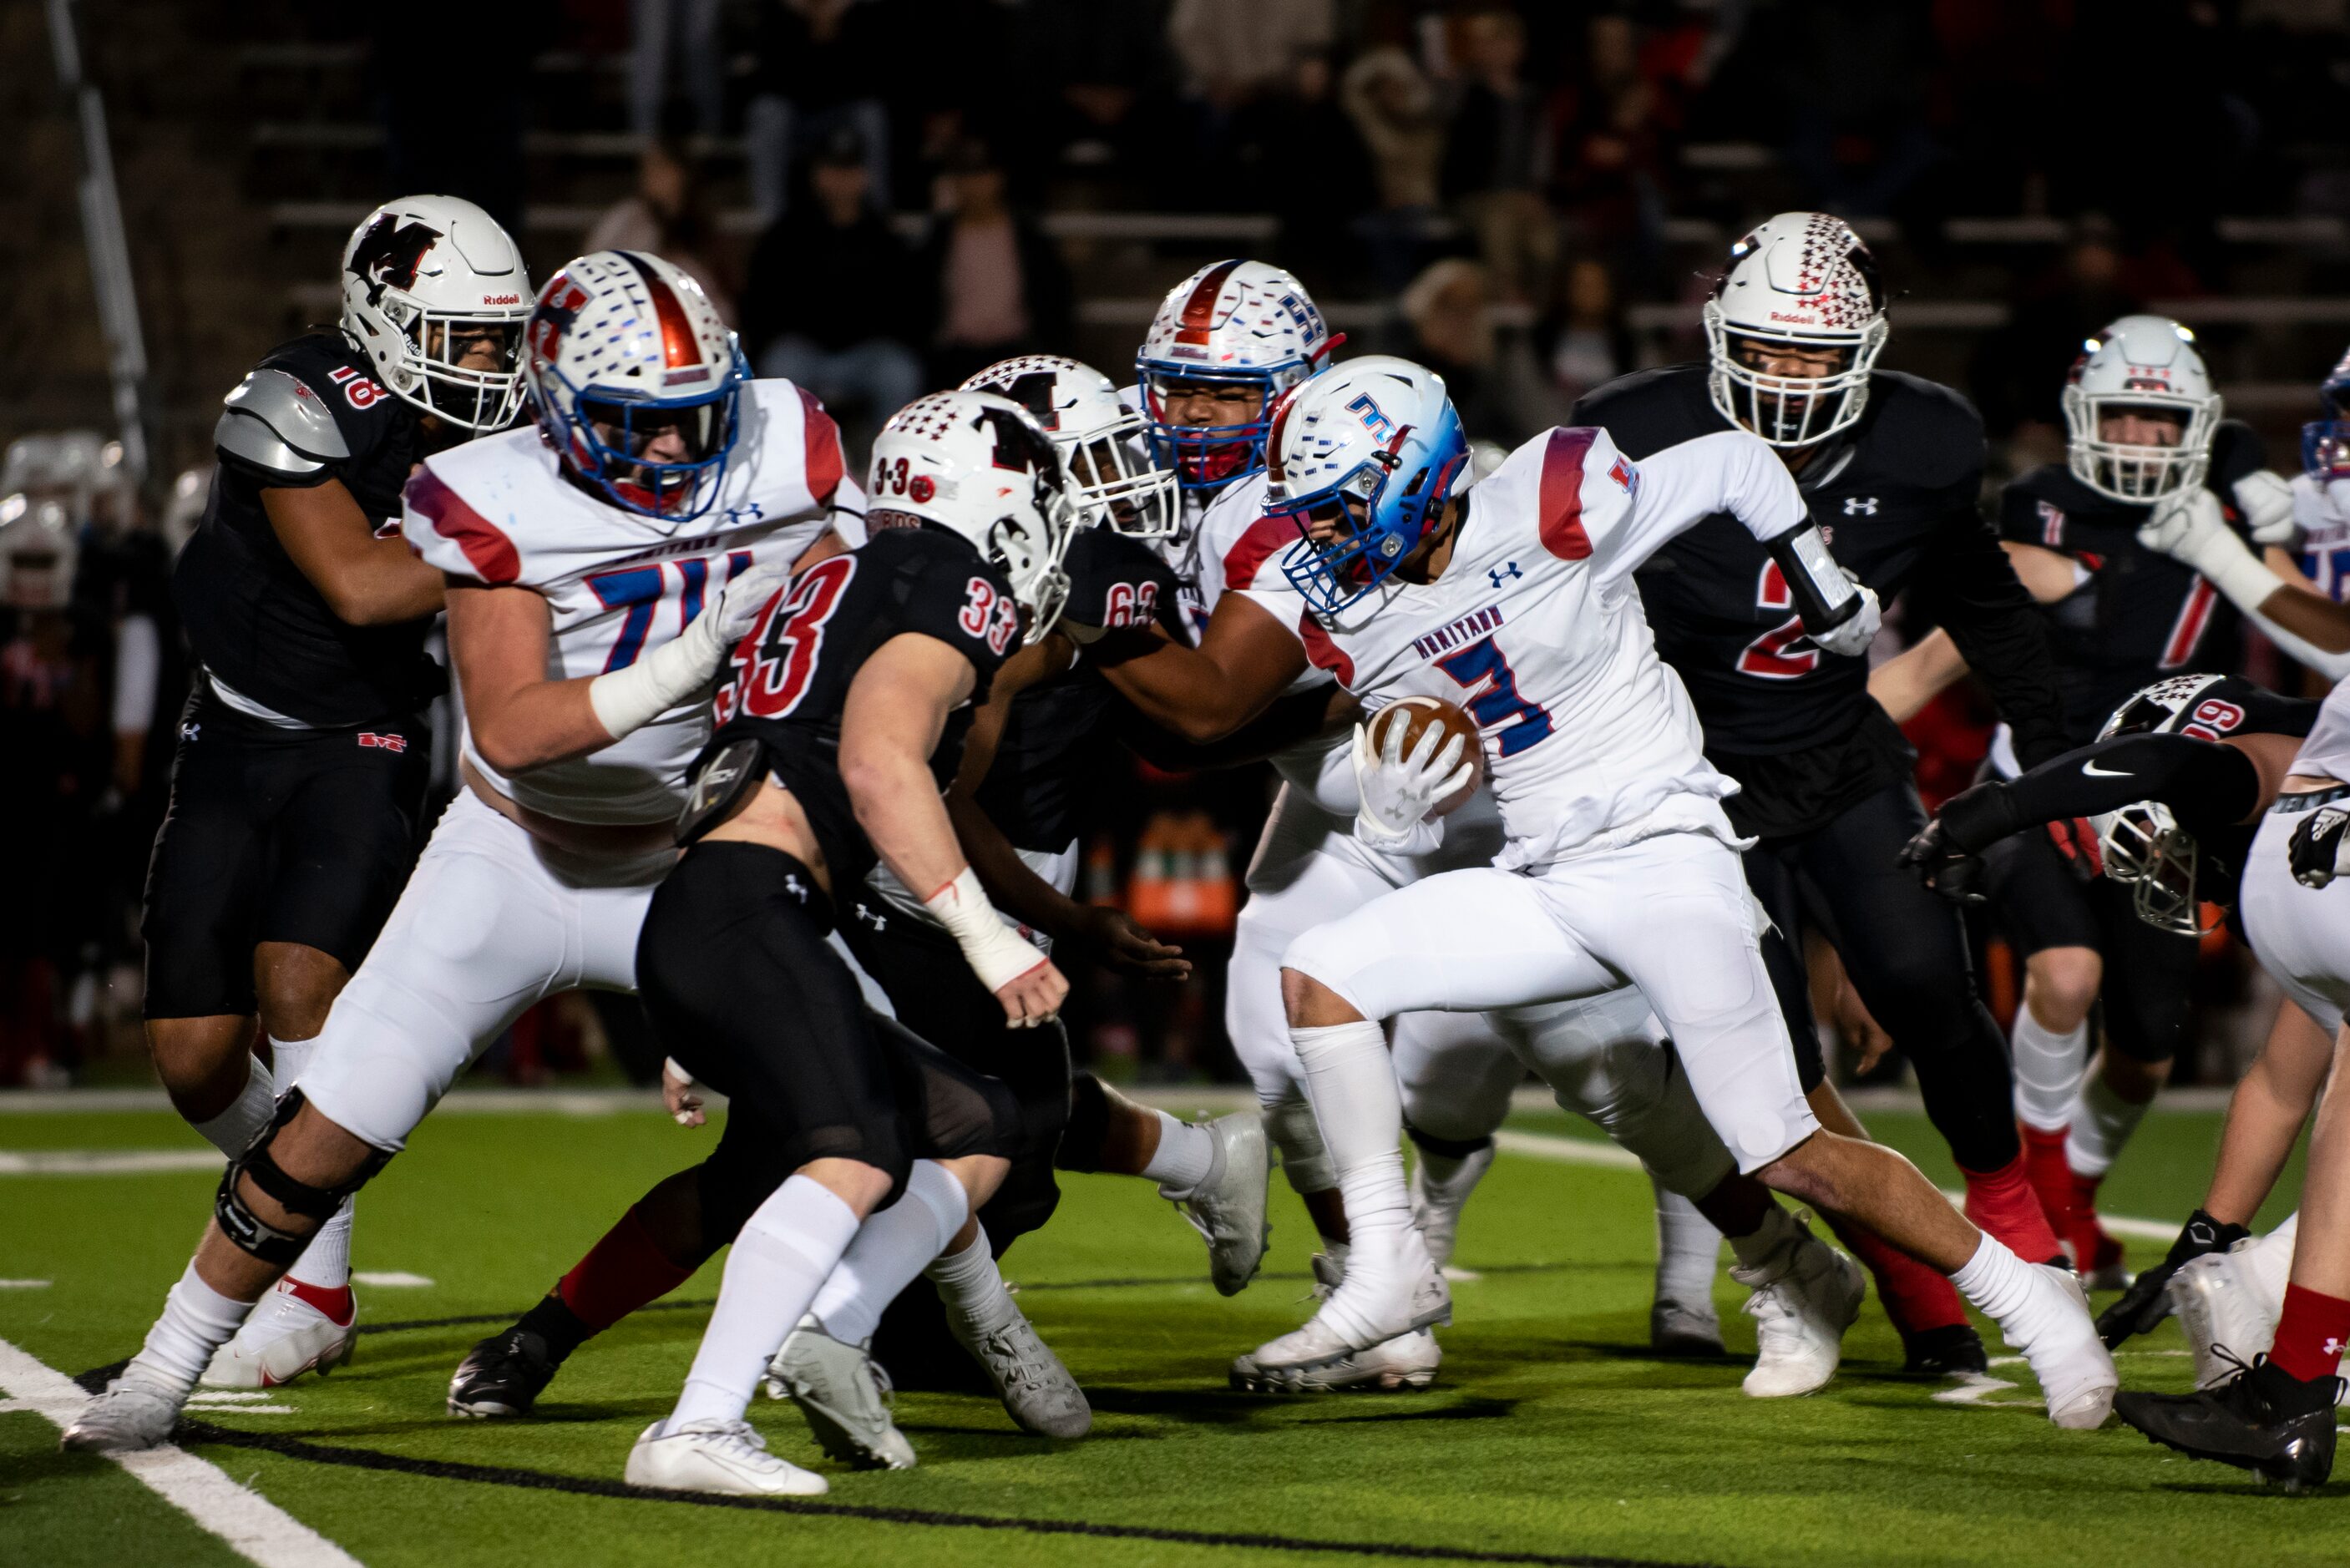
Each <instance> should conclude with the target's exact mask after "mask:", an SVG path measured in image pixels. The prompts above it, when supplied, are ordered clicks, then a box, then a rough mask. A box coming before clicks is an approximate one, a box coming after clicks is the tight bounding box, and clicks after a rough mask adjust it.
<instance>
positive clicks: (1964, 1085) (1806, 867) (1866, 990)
mask: <svg viewBox="0 0 2350 1568" xmlns="http://www.w3.org/2000/svg"><path fill="white" fill-rule="evenodd" d="M1925 826H1926V808H1925V806H1924V805H1922V804H1921V803H1920V802H1919V800H1918V790H1917V786H1916V785H1914V784H1911V783H1909V781H1908V780H1907V779H1903V780H1900V781H1898V782H1897V783H1894V784H1888V785H1887V786H1886V787H1885V788H1884V789H1882V790H1879V791H1878V792H1877V793H1876V794H1872V795H1870V796H1868V797H1867V798H1866V799H1864V800H1862V801H1861V802H1859V803H1858V804H1857V805H1853V806H1851V807H1849V808H1847V809H1846V810H1845V811H1844V812H1842V813H1840V814H1839V815H1837V816H1836V817H1835V820H1834V821H1832V822H1830V823H1828V824H1827V825H1826V826H1823V827H1818V828H1814V830H1812V831H1811V832H1809V833H1800V834H1790V835H1788V836H1784V837H1780V838H1765V839H1763V840H1762V841H1761V842H1760V843H1758V844H1756V845H1755V846H1754V847H1753V848H1752V849H1750V850H1748V851H1747V852H1746V880H1747V883H1748V885H1749V886H1751V887H1752V888H1753V889H1754V893H1755V897H1757V898H1760V899H1762V901H1763V909H1765V910H1766V911H1768V912H1769V914H1770V916H1771V919H1772V922H1773V924H1774V925H1776V926H1777V927H1778V928H1779V933H1780V934H1779V936H1778V937H1777V938H1774V939H1773V940H1766V941H1765V942H1764V943H1763V960H1764V962H1765V964H1766V965H1767V966H1768V968H1769V970H1770V971H1771V983H1772V985H1773V989H1775V990H1776V991H1777V992H1778V993H1779V1006H1780V1009H1781V1010H1782V1011H1783V1012H1785V1013H1786V1015H1787V1029H1788V1032H1789V1033H1791V1034H1793V1035H1794V1043H1795V1060H1796V1065H1797V1068H1798V1070H1799V1072H1800V1074H1801V1077H1802V1082H1803V1085H1804V1090H1805V1092H1806V1093H1808V1092H1809V1091H1810V1090H1811V1089H1812V1088H1813V1087H1814V1086H1815V1085H1818V1084H1819V1083H1820V1081H1821V1080H1822V1079H1823V1078H1824V1077H1825V1075H1826V1064H1825V1062H1823V1061H1822V1059H1821V1056H1820V1047H1819V1033H1818V1031H1817V1030H1816V1029H1815V1028H1814V1023H1813V1017H1812V1001H1811V986H1810V981H1809V979H1808V977H1807V976H1806V975H1805V973H1804V961H1803V932H1804V929H1805V928H1806V927H1809V928H1812V929H1817V930H1818V931H1820V932H1821V934H1823V935H1824V936H1825V937H1826V938H1827V939H1828V940H1829V941H1830V942H1832V943H1833V944H1834V945H1835V949H1836V951H1837V952H1839V953H1840V954H1842V955H1843V957H1844V966H1845V970H1846V972H1847V973H1848V974H1850V975H1851V976H1852V983H1853V989H1854V990H1855V991H1856V992H1859V993H1860V1000H1861V1001H1862V1002H1864V1003H1866V1005H1867V1008H1868V1011H1869V1012H1870V1013H1871V1014H1873V1015H1874V1016H1875V1017H1876V1019H1877V1023H1879V1024H1881V1025H1883V1026H1884V1029H1885V1032H1886V1033H1887V1034H1890V1035H1891V1036H1892V1037H1893V1043H1894V1044H1896V1045H1897V1046H1898V1047H1899V1048H1900V1050H1901V1054H1903V1055H1905V1056H1907V1057H1908V1059H1909V1064H1910V1066H1911V1067H1912V1068H1914V1069H1915V1070H1916V1072H1917V1075H1918V1092H1919V1094H1920V1095H1921V1096H1923V1097H1924V1099H1925V1102H1926V1115H1927V1116H1929V1118H1930V1119H1931V1120H1932V1121H1933V1124H1934V1127H1935V1128H1936V1130H1938V1131H1939V1132H1940V1133H1941V1135H1942V1137H1943V1139H1944V1141H1946V1142H1947V1143H1948V1144H1949V1145H1950V1157H1951V1158H1953V1159H1955V1160H1957V1161H1958V1162H1959V1164H1960V1165H1961V1166H1963V1167H1964V1168H1967V1169H1969V1170H1997V1169H1999V1168H2001V1167H2002V1166H2004V1165H2006V1164H2007V1163H2008V1162H2009V1161H2010V1160H2012V1159H2014V1158H2016V1156H2017V1155H2019V1154H2020V1153H2022V1143H2021V1141H2020V1140H2019V1138H2018V1137H2017V1134H2016V1130H2015V1109H2014V1075H2013V1072H2012V1068H2011V1067H2010V1064H2009V1062H2008V1055H2007V1041H2006V1039H2005V1037H2004V1036H2002V1034H2001V1033H2000V1029H1999V1023H1998V1021H1997V1020H1996V1019H1994V1018H1992V1017H1991V1010H1990V1009H1989V1008H1988V1007H1985V1006H1984V1005H1983V1002H1982V997H1981V994H1980V993H1979V992H1978V991H1977V990H1976V986H1975V974H1974V961H1973V959H1972V956H1971V955H1970V951H1969V950H1968V946H1967V934H1966V926H1965V922H1964V921H1963V920H1962V919H1961V918H1960V913H1959V911H1958V909H1957V908H1956V907H1954V906H1953V905H1951V904H1950V903H1948V902H1946V901H1945V900H1944V899H1943V898H1941V897H1940V896H1939V895H1938V894H1935V893H1932V892H1929V891H1928V890H1927V889H1926V888H1925V887H1923V886H1922V885H1921V884H1920V883H1919V882H1918V878H1917V877H1916V876H1915V875H1913V874H1912V873H1911V872H1909V871H1908V870H1907V869H1905V868H1903V867H1900V866H1898V865H1897V864H1896V863H1895V862H1896V858H1897V857H1898V856H1899V855H1900V853H1901V846H1903V845H1904V844H1907V843H1908V841H1909V839H1910V838H1911V837H1912V836H1914V835H1916V834H1917V833H1918V832H1919V831H1920V830H1921V829H1923V828H1924V827H1925Z"/></svg>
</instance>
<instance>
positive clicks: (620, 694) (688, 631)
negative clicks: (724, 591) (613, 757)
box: [587, 614, 725, 741]
mask: <svg viewBox="0 0 2350 1568" xmlns="http://www.w3.org/2000/svg"><path fill="white" fill-rule="evenodd" d="M717 626H718V617H717V616H715V615H711V614H704V615H699V616H696V617H694V618H693V624H692V625H691V626H689V627H687V628H685V630H684V631H683V632H682V633H681V634H680V635H679V636H677V637H675V638H672V639H671V640H669V641H667V642H664V643H662V644H661V645H660V647H659V648H656V649H653V650H652V651H651V652H650V653H648V654H646V655H645V656H644V657H643V658H642V659H638V660H637V661H636V662H635V663H634V664H631V665H629V667H628V668H627V669H625V670H611V671H608V673H606V674H602V675H598V677H596V679H595V680H590V681H589V682H587V705H588V706H589V707H590V708H593V709H594V710H595V711H596V722H598V723H599V724H601V725H603V726H604V731H605V732H606V733H607V734H608V735H610V736H611V737H612V739H614V740H616V741H617V740H619V739H621V738H622V737H623V736H626V735H630V734H634V733H635V732H637V731H639V730H641V729H643V728H644V727H645V726H646V725H647V724H650V723H651V722H653V721H654V720H655V719H658V718H660V716H661V715H662V714H663V713H666V712H668V711H670V710H671V709H672V708H675V707H678V706H679V705H681V703H684V702H687V701H691V700H692V699H693V698H695V697H697V696H700V695H702V693H703V691H705V689H706V688H708V686H709V685H710V681H711V678H712V676H714V675H716V674H717V673H718V661H719V659H721V658H722V657H723V655H724V653H725V649H723V647H721V646H719V643H718V639H717V635H716V633H717Z"/></svg>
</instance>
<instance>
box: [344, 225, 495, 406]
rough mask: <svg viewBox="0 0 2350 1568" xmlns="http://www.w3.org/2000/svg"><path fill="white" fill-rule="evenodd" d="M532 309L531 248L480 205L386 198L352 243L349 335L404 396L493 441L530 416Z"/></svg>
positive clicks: (347, 273)
mask: <svg viewBox="0 0 2350 1568" xmlns="http://www.w3.org/2000/svg"><path fill="white" fill-rule="evenodd" d="M530 310H531V288H530V277H529V275H528V274H527V273H526V272H525V270H524V267H523V263H522V255H521V253H520V252H519V251H517V250H516V249H515V244H514V241H513V240H512V239H511V238H509V237H508V236H507V234H506V233H505V231H504V229H502V228H500V227H499V226H498V224H497V223H496V221H495V220H494V219H493V218H492V217H491V216H490V215H489V214H488V213H484V211H482V209H481V208H479V207H477V206H475V205H473V203H472V202H464V201H460V200H458V199H457V198H455V197H453V196H410V197H404V198H402V199H401V200H400V201H396V202H386V203H385V204H384V205H382V206H381V207H379V208H377V209H376V210H375V211H374V212H373V213H369V214H368V216H367V217H366V218H365V219H364V220H362V221H361V223H359V227H358V228H357V229H354V230H353V231H352V232H351V237H350V239H349V240H348V242H347V243H346V244H344V246H343V311H342V325H343V331H344V334H345V335H346V336H347V337H349V338H350V339H351V341H352V342H353V343H354V344H356V345H358V346H359V348H362V349H363V350H365V351H366V353H367V355H368V357H369V358H370V359H372V360H373V361H374V362H375V367H376V371H377V374H378V375H379V376H380V377H381V378H382V380H383V384H384V386H385V387H386V388H387V389H389V390H390V392H391V393H392V395H393V396H394V397H397V398H399V399H400V400H402V401H403V402H406V403H408V404H409V405H411V407H413V408H415V409H417V410H420V411H421V412H423V413H426V414H430V415H432V416H433V417H434V418H435V419H438V420H439V421H442V423H444V424H446V425H449V426H451V427H452V428H454V429H457V430H461V431H471V432H473V433H474V434H476V435H481V434H487V433H489V432H490V431H499V430H504V428H505V427H506V426H508V425H510V424H512V423H514V421H515V416H516V415H517V414H518V413H520V412H521V410H522V400H523V384H522V376H521V372H520V367H519V358H520V356H519V352H518V351H519V349H520V348H521V344H522V329H523V323H524V321H525V318H526V317H528V316H529V314H530ZM484 338H489V339H492V340H493V341H494V344H495V348H494V352H491V353H488V354H484V353H482V352H481V351H480V349H481V345H482V343H483V341H484ZM484 359H486V361H487V362H486V363H481V362H478V361H482V360H484Z"/></svg>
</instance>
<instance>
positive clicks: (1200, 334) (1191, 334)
mask: <svg viewBox="0 0 2350 1568" xmlns="http://www.w3.org/2000/svg"><path fill="white" fill-rule="evenodd" d="M1239 265H1241V264H1240V262H1239V260H1238V259H1237V258H1235V259H1233V260H1232V261H1228V262H1218V263H1217V264H1216V265H1214V266H1212V267H1210V268H1209V269H1208V273H1207V275H1206V276H1204V277H1202V278H1201V279H1200V281H1199V284H1198V285H1197V286H1195V287H1194V288H1193V289H1192V290H1191V298H1189V299H1187V300H1185V301H1184V302H1183V315H1182V317H1181V318H1180V319H1181V322H1182V330H1180V332H1178V333H1176V335H1175V340H1176V341H1177V342H1179V343H1205V342H1206V341H1207V340H1208V333H1209V332H1210V330H1211V329H1212V328H1213V327H1215V325H1216V296H1217V295H1219V294H1221V293H1222V292H1223V288H1224V279H1226V278H1228V277H1230V276H1232V272H1233V269H1234V268H1236V267H1238V266H1239Z"/></svg>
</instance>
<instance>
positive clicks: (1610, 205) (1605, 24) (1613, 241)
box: [1551, 12, 1704, 268]
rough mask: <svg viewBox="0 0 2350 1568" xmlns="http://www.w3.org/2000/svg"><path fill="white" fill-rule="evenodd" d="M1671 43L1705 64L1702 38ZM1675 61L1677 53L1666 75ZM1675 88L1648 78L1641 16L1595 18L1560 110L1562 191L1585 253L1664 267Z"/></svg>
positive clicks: (1555, 116)
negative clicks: (1660, 259)
mask: <svg viewBox="0 0 2350 1568" xmlns="http://www.w3.org/2000/svg"><path fill="white" fill-rule="evenodd" d="M1670 41H1672V42H1675V43H1679V44H1680V45H1682V46H1683V47H1684V50H1685V52H1687V53H1688V54H1689V55H1690V60H1689V62H1688V63H1687V65H1686V66H1685V67H1684V68H1685V69H1694V68H1697V62H1698V61H1699V60H1701V59H1703V58H1704V56H1703V54H1702V53H1701V45H1702V40H1701V39H1700V38H1688V37H1681V36H1676V37H1675V38H1674V39H1673V40H1670ZM1672 58H1673V56H1672V55H1670V54H1667V55H1666V56H1665V57H1664V61H1663V62H1662V63H1660V69H1661V68H1662V64H1669V62H1670V60H1671V59H1672ZM1674 85H1676V84H1674V83H1672V81H1671V79H1670V78H1664V77H1660V76H1659V75H1653V74H1651V73H1650V72H1648V71H1646V70H1644V69H1643V67H1642V49H1641V44H1640V36H1639V31H1638V27H1637V26H1636V25H1635V24H1634V22H1633V20H1632V18H1631V17H1629V16H1624V15H1622V14H1620V13H1617V12H1602V13H1601V14H1599V15H1597V16H1593V17H1592V18H1591V19H1590V21H1589V23H1588V24H1587V25H1586V30H1585V37H1584V47H1583V49H1582V50H1581V52H1580V55H1579V57H1578V60H1577V63H1576V68H1575V72H1574V74H1573V75H1572V76H1571V77H1570V78H1569V79H1568V80H1567V81H1565V83H1563V84H1562V85H1561V86H1560V88H1559V90H1558V92H1557V93H1556V94H1555V97H1554V99H1553V100H1552V104H1551V119H1552V131H1551V135H1552V138H1553V144H1554V146H1555V149H1556V151H1555V163H1556V169H1557V172H1556V175H1555V179H1554V182H1553V189H1554V190H1555V192H1556V194H1557V198H1558V203H1559V207H1560V210H1561V211H1562V212H1563V213H1565V219H1566V230H1567V237H1568V239H1569V241H1570V243H1572V244H1575V246H1576V247H1577V248H1578V249H1579V250H1582V251H1584V252H1586V253H1587V254H1597V255H1605V256H1608V257H1611V258H1613V259H1614V260H1615V262H1616V263H1617V265H1620V266H1626V267H1632V268H1646V267H1647V266H1648V265H1651V264H1653V263H1654V261H1655V260H1656V258H1657V255H1658V254H1659V249H1660V246H1661V241H1662V228H1663V222H1664V200H1663V194H1662V185H1663V167H1662V166H1663V163H1664V161H1665V158H1664V150H1663V147H1662V140H1663V139H1662V136H1661V134H1660V130H1661V125H1660V122H1661V121H1662V120H1663V119H1665V118H1666V107H1667V105H1668V104H1669V103H1670V102H1671V101H1672V100H1673V99H1674V97H1675V96H1676V94H1675V93H1674V92H1673V91H1672V90H1671V88H1672V87H1673V86H1674Z"/></svg>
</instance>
